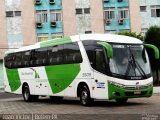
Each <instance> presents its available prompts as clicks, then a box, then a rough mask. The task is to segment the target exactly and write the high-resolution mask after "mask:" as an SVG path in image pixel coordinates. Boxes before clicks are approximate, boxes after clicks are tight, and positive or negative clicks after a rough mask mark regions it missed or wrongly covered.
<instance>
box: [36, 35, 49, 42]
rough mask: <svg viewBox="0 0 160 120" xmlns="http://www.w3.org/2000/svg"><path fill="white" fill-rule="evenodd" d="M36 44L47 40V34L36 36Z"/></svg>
mask: <svg viewBox="0 0 160 120" xmlns="http://www.w3.org/2000/svg"><path fill="white" fill-rule="evenodd" d="M37 40H38V42H42V41H47V40H48V34H38V35H37Z"/></svg>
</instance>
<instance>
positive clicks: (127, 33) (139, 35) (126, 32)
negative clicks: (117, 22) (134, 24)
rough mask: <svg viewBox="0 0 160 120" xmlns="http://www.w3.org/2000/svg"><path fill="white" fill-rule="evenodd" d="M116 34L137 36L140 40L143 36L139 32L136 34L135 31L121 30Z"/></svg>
mask: <svg viewBox="0 0 160 120" xmlns="http://www.w3.org/2000/svg"><path fill="white" fill-rule="evenodd" d="M118 35H126V36H130V37H135V38H138V39H140V40H142V41H143V40H144V37H143V36H142V35H141V34H136V32H128V31H121V32H118Z"/></svg>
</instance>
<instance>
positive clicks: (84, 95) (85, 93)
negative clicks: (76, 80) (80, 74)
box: [80, 86, 93, 106]
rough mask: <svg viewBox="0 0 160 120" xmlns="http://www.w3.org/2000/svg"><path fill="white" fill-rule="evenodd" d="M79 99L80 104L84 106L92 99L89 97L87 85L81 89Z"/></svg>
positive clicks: (89, 103)
mask: <svg viewBox="0 0 160 120" xmlns="http://www.w3.org/2000/svg"><path fill="white" fill-rule="evenodd" d="M80 101H81V104H82V105H84V106H88V105H91V103H92V101H93V99H91V97H90V92H89V89H88V88H87V86H84V87H83V89H82V90H81V94H80Z"/></svg>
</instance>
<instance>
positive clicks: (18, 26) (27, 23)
mask: <svg viewBox="0 0 160 120" xmlns="http://www.w3.org/2000/svg"><path fill="white" fill-rule="evenodd" d="M0 11H1V13H0V60H1V61H0V87H1V86H2V59H3V57H4V52H5V51H6V50H8V49H16V48H19V47H21V46H26V45H30V44H33V43H35V42H36V34H35V13H34V4H33V0H23V2H22V0H0Z"/></svg>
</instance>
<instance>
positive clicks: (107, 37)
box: [71, 34, 143, 44]
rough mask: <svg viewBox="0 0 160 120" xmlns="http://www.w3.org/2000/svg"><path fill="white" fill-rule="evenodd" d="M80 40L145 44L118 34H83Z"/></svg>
mask: <svg viewBox="0 0 160 120" xmlns="http://www.w3.org/2000/svg"><path fill="white" fill-rule="evenodd" d="M72 37H73V38H74V37H79V39H80V40H82V41H83V40H101V41H106V42H109V43H126V44H143V42H142V41H141V40H139V39H137V38H133V37H129V36H124V35H116V34H82V35H77V36H72ZM72 37H71V38H72Z"/></svg>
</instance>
